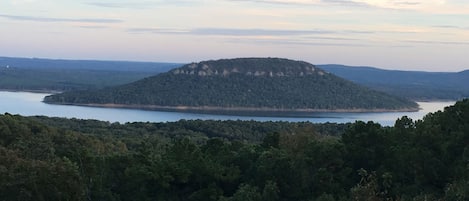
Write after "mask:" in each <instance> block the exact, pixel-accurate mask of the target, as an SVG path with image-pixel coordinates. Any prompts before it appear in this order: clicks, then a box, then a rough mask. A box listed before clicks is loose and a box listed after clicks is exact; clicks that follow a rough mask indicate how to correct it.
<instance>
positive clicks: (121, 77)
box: [0, 57, 180, 91]
mask: <svg viewBox="0 0 469 201" xmlns="http://www.w3.org/2000/svg"><path fill="white" fill-rule="evenodd" d="M177 66H180V65H179V64H171V63H150V62H124V61H85V60H81V61H77V60H50V59H36V58H34V59H29V58H9V57H0V89H3V90H21V91H69V90H85V89H99V88H104V87H110V86H116V85H121V84H126V83H130V82H133V81H136V80H139V79H142V78H144V77H148V76H152V75H155V74H158V73H161V72H166V71H168V70H169V69H171V68H174V67H177Z"/></svg>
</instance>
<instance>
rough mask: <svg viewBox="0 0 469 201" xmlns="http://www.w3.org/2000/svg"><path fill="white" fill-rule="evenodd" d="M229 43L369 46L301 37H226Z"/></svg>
mask: <svg viewBox="0 0 469 201" xmlns="http://www.w3.org/2000/svg"><path fill="white" fill-rule="evenodd" d="M225 41H226V42H229V43H235V44H240V43H245V44H257V45H294V46H297V45H301V46H336V47H369V46H370V45H367V44H363V43H344V42H340V43H334V42H323V41H314V40H301V39H299V40H298V39H268V38H231V39H226V40H225Z"/></svg>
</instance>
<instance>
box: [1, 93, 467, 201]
mask: <svg viewBox="0 0 469 201" xmlns="http://www.w3.org/2000/svg"><path fill="white" fill-rule="evenodd" d="M468 115H469V100H464V101H460V102H458V103H456V104H455V105H454V106H451V107H448V108H446V109H445V111H443V112H436V113H433V114H429V115H427V116H426V117H425V118H424V120H419V121H417V122H415V121H412V120H411V119H409V118H408V117H402V118H400V119H398V120H397V121H396V124H395V127H381V126H380V125H379V124H375V123H373V122H368V123H365V122H356V123H353V124H351V125H347V129H346V131H345V132H342V131H343V130H344V128H342V129H340V128H336V129H335V130H336V131H337V132H338V134H339V135H336V136H324V135H322V134H321V133H319V132H318V130H323V131H324V130H325V131H328V132H327V133H330V132H331V131H333V130H334V129H332V128H327V126H325V127H326V128H325V129H324V128H323V129H318V128H322V127H324V125H322V126H319V125H315V124H310V123H285V122H276V123H274V122H266V123H261V122H252V121H248V122H242V121H226V122H220V121H179V122H173V123H162V124H152V123H128V124H118V123H109V122H101V121H95V120H76V119H71V120H67V119H60V118H46V117H20V116H15V115H10V114H5V115H1V116H0V195H1V199H2V200H181V201H186V200H233V201H234V200H243V201H244V200H259V201H267V200H269V201H275V200H281V201H293V200H295V201H296V200H324V201H326V200H327V201H333V200H359V201H363V200H373V201H375V200H376V201H392V200H395V201H398V200H399V201H407V200H409V201H411V200H412V201H416V200H450V201H451V200H458V201H459V200H467V199H468V193H467V192H469V191H468V186H469V185H468V184H469V183H468V181H469V169H468V167H469V146H468V142H469V141H468V140H469V138H468V134H469V122H468V121H467V120H468V117H469V116H468ZM330 126H337V125H332V124H331V125H330ZM342 126H345V125H342ZM239 133H242V134H239ZM249 135H253V137H248V136H249ZM262 138H263V139H262Z"/></svg>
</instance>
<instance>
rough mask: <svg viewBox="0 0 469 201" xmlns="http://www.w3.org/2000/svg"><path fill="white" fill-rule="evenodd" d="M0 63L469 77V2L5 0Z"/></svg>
mask: <svg viewBox="0 0 469 201" xmlns="http://www.w3.org/2000/svg"><path fill="white" fill-rule="evenodd" d="M0 33H1V35H0V36H1V37H0V56H12V57H39V58H57V59H58V58H61V59H97V60H131V61H161V62H178V63H188V62H196V61H202V60H209V59H220V58H237V57H281V58H289V59H295V60H304V61H307V62H310V63H313V64H332V63H333V64H344V65H354V66H375V67H380V68H386V69H402V70H425V71H461V70H464V69H469V1H468V0H143V1H135V0H133V1H132V0H100V1H98V0H0Z"/></svg>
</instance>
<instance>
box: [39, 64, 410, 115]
mask: <svg viewBox="0 0 469 201" xmlns="http://www.w3.org/2000/svg"><path fill="white" fill-rule="evenodd" d="M44 100H45V102H47V103H55V104H120V105H124V106H128V107H142V108H148V107H145V106H169V107H170V109H179V108H180V107H189V109H194V108H195V109H198V107H205V108H202V109H203V110H210V108H207V107H215V109H214V110H223V109H227V108H234V109H235V110H237V111H239V110H248V111H249V110H250V109H261V110H278V111H292V110H293V111H295V110H296V111H301V110H303V109H306V110H308V109H310V110H357V111H363V110H367V111H373V110H415V109H417V104H416V103H414V102H411V101H408V100H406V99H402V98H398V97H395V96H391V95H387V94H385V93H382V92H377V91H373V90H370V89H368V88H365V87H362V86H359V85H356V84H354V83H352V82H350V81H347V80H344V79H342V78H339V77H337V76H334V75H332V74H329V73H326V72H325V71H323V70H321V69H319V68H316V67H315V66H314V65H312V64H309V63H306V62H301V61H293V60H287V59H278V58H242V59H222V60H216V61H205V62H200V63H192V64H187V65H185V66H183V67H181V68H176V69H173V70H171V71H170V72H167V73H162V74H159V75H156V76H153V77H149V78H145V79H143V80H140V81H137V82H134V83H130V84H126V85H122V86H118V87H111V88H106V89H101V90H92V91H72V92H66V93H62V94H56V95H52V96H49V97H46V98H45V99H44ZM156 109H161V108H156ZM184 109H187V108H184Z"/></svg>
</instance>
